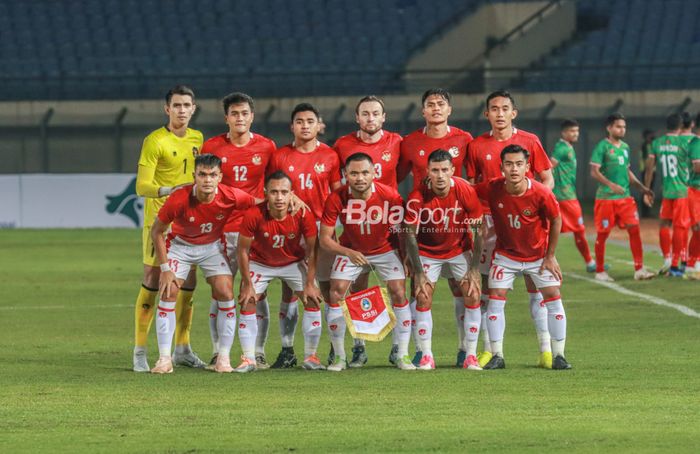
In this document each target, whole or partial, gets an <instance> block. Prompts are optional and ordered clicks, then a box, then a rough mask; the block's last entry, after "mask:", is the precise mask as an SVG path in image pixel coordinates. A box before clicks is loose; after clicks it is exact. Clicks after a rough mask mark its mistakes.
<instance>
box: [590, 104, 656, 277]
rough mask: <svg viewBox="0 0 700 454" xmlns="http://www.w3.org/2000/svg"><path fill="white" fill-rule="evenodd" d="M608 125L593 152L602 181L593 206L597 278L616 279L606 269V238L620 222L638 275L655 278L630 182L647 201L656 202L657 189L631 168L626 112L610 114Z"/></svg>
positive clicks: (593, 163) (594, 173) (595, 175)
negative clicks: (648, 264)
mask: <svg viewBox="0 0 700 454" xmlns="http://www.w3.org/2000/svg"><path fill="white" fill-rule="evenodd" d="M605 128H606V131H607V137H606V138H605V139H603V140H601V141H600V142H598V144H597V145H596V146H595V148H594V149H593V153H592V155H591V176H592V177H593V178H594V179H595V180H596V181H598V190H597V191H596V196H595V205H594V209H593V210H594V218H595V227H596V231H597V233H598V235H597V238H596V241H595V262H596V274H595V278H596V279H597V280H599V281H608V282H611V281H613V278H612V277H610V276H609V275H608V273H607V272H606V271H605V242H606V241H607V240H608V236H609V235H610V231H611V230H612V228H613V227H614V226H615V225H618V226H619V227H620V228H624V229H626V230H627V234H628V235H629V242H630V249H631V250H632V259H633V260H634V279H635V280H645V279H652V278H653V277H654V273H652V272H650V271H648V270H647V269H646V268H644V253H643V252H644V251H643V250H642V237H641V233H640V230H639V214H638V213H637V203H636V202H635V201H634V199H633V198H632V196H631V195H630V183H631V184H632V185H634V186H636V187H637V188H638V189H639V190H640V191H641V192H642V193H643V194H644V200H645V203H647V205H651V203H652V202H653V198H654V192H653V191H652V190H651V189H649V188H648V187H646V186H644V185H643V184H642V183H641V182H640V181H639V180H638V179H637V177H636V176H635V175H634V173H633V172H632V170H631V169H630V160H629V157H630V147H629V145H627V144H626V143H625V142H623V141H622V139H623V138H624V137H625V132H626V129H627V122H626V121H625V117H624V115H622V114H621V113H613V114H611V115H609V116H608V118H607V119H606V120H605Z"/></svg>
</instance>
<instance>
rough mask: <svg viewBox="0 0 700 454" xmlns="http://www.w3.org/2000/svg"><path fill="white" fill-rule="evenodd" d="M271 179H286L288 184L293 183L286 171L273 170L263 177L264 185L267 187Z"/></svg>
mask: <svg viewBox="0 0 700 454" xmlns="http://www.w3.org/2000/svg"><path fill="white" fill-rule="evenodd" d="M272 180H288V181H289V185H290V186H292V185H293V182H292V178H291V177H290V176H289V175H287V174H286V173H284V172H282V171H281V170H275V171H274V172H272V173H271V174H269V175H268V176H266V177H265V187H267V184H268V183H269V182H270V181H272Z"/></svg>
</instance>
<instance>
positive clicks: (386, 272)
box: [331, 251, 406, 282]
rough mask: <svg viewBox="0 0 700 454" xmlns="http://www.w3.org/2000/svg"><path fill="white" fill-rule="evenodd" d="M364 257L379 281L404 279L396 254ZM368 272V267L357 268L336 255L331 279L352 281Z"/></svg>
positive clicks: (347, 260)
mask: <svg viewBox="0 0 700 454" xmlns="http://www.w3.org/2000/svg"><path fill="white" fill-rule="evenodd" d="M365 257H366V258H367V261H368V262H369V263H370V264H371V265H372V267H374V269H375V271H376V272H377V274H378V275H379V278H380V279H381V280H383V281H385V282H386V281H394V280H398V279H405V278H406V273H405V272H404V269H403V263H401V259H400V258H399V254H398V252H396V251H389V252H385V253H384V254H377V255H366V256H365ZM369 272H370V267H369V266H367V265H363V266H358V265H355V264H354V263H352V262H351V261H350V259H349V258H348V257H346V256H344V255H336V256H335V261H334V262H333V268H332V269H331V279H339V280H344V281H354V280H355V279H357V278H358V277H359V276H360V275H361V274H364V273H369Z"/></svg>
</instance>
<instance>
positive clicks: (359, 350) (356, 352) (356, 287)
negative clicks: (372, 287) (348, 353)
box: [348, 273, 369, 368]
mask: <svg viewBox="0 0 700 454" xmlns="http://www.w3.org/2000/svg"><path fill="white" fill-rule="evenodd" d="M368 285H369V273H363V274H361V275H360V276H359V277H358V278H357V279H356V280H355V282H353V283H352V285H351V286H350V292H351V293H355V292H359V291H361V290H364V289H366V288H367V286H368ZM367 360H368V357H367V351H366V349H365V341H364V339H353V347H352V359H350V362H349V363H348V367H351V368H359V367H362V366H364V365H365V364H367Z"/></svg>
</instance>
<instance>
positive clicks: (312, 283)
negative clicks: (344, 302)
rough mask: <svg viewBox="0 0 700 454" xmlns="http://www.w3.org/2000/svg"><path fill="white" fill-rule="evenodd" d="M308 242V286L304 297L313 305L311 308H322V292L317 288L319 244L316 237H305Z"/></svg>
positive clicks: (305, 287)
mask: <svg viewBox="0 0 700 454" xmlns="http://www.w3.org/2000/svg"><path fill="white" fill-rule="evenodd" d="M304 240H305V241H306V265H307V270H306V285H305V286H304V296H305V297H306V301H308V302H310V303H311V307H314V306H315V307H316V308H320V307H321V303H322V302H323V297H322V296H321V291H320V290H319V289H318V287H316V261H317V259H316V258H317V257H318V243H317V242H316V235H310V236H305V237H304Z"/></svg>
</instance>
